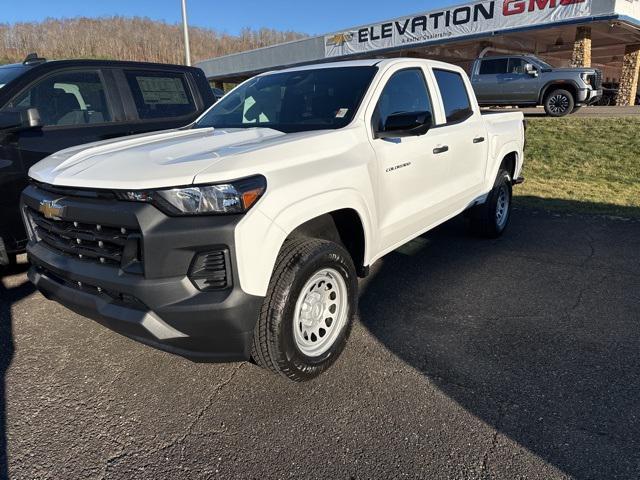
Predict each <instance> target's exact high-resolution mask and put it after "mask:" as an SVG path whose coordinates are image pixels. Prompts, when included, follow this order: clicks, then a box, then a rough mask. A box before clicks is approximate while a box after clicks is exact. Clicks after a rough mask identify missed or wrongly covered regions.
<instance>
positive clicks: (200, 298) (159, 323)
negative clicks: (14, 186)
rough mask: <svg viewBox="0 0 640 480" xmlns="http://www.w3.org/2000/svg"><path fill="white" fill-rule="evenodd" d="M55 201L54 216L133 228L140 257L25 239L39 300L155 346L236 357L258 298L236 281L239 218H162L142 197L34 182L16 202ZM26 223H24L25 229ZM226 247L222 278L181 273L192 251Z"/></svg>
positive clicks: (246, 343) (242, 352)
mask: <svg viewBox="0 0 640 480" xmlns="http://www.w3.org/2000/svg"><path fill="white" fill-rule="evenodd" d="M53 199H57V205H61V206H63V207H64V210H63V211H64V214H63V218H61V219H60V220H67V219H68V220H70V221H78V222H83V223H91V224H96V225H103V226H114V227H115V226H120V225H122V226H123V228H127V229H135V230H136V231H137V232H139V233H138V236H139V242H140V251H141V253H142V255H141V256H142V258H141V261H140V264H138V265H135V264H127V265H114V264H101V263H99V262H93V261H91V260H89V259H87V258H86V256H83V258H79V256H74V255H70V254H69V253H68V252H66V253H63V252H60V251H58V250H56V249H55V248H52V247H51V245H50V244H48V243H47V242H44V241H42V240H40V239H32V240H31V241H30V242H29V244H28V245H27V253H28V256H29V260H30V262H31V264H32V267H31V269H30V271H29V279H30V280H31V281H32V282H33V283H34V284H35V285H36V287H37V288H38V289H39V290H40V291H41V292H42V293H43V295H44V296H45V297H47V298H49V299H52V300H55V301H57V302H59V303H61V304H62V305H64V306H66V307H67V308H69V309H70V310H73V311H74V312H76V313H79V314H80V315H83V316H85V317H88V318H91V319H93V320H96V321H97V322H99V323H101V324H103V325H105V326H107V327H108V328H110V329H112V330H114V331H116V332H118V333H120V334H123V335H126V336H127V337H130V338H133V339H135V340H138V341H140V342H142V343H145V344H148V345H151V346H154V347H156V348H159V349H162V350H165V351H169V352H171V353H175V354H178V355H182V356H184V357H187V358H190V359H193V360H200V361H227V360H245V359H248V358H249V356H250V353H251V341H252V338H253V328H254V326H255V322H256V320H257V318H258V312H259V309H260V306H261V305H262V301H263V298H262V297H256V296H252V295H248V294H246V293H244V292H243V291H242V289H241V288H240V286H239V282H238V275H237V270H236V267H235V265H236V262H235V248H234V230H235V226H236V225H237V223H238V221H239V220H240V217H237V216H216V217H188V218H186V217H185V218H174V217H168V216H166V215H164V214H163V213H161V212H160V211H159V210H157V209H156V208H155V207H153V206H151V205H146V204H137V203H131V202H122V201H117V200H102V199H100V200H98V199H90V198H79V197H72V196H63V197H61V196H60V194H59V193H52V192H50V191H47V190H45V189H42V188H38V187H36V186H29V187H28V188H27V189H26V190H25V191H24V193H23V195H22V202H21V203H22V208H23V210H24V209H34V210H37V209H38V208H39V206H40V204H41V203H42V202H43V201H44V202H46V201H51V200H53ZM28 229H29V227H28ZM220 248H224V249H225V251H227V252H228V260H229V261H228V263H229V265H228V266H227V267H228V270H229V271H228V275H229V281H228V285H226V286H225V287H224V288H220V289H218V290H215V291H201V290H199V289H198V288H197V287H196V284H195V283H194V282H193V281H192V280H191V278H190V277H189V271H190V268H191V265H192V263H193V261H194V258H195V257H196V256H197V255H198V254H200V253H202V252H207V251H210V250H212V249H220Z"/></svg>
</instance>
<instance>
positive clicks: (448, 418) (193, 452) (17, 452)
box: [0, 209, 640, 480]
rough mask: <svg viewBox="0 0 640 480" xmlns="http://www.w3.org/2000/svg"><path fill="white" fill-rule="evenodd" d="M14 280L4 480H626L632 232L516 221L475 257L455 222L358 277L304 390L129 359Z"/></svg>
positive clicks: (637, 356)
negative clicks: (332, 359)
mask: <svg viewBox="0 0 640 480" xmlns="http://www.w3.org/2000/svg"><path fill="white" fill-rule="evenodd" d="M26 282H27V281H26V277H25V274H24V267H21V268H19V271H18V272H13V273H11V274H7V273H5V274H4V278H2V280H1V281H0V333H1V335H2V337H1V343H0V347H1V350H0V427H1V428H0V478H3V476H5V477H6V476H7V475H8V476H9V478H11V479H12V480H13V479H56V480H57V479H85V478H95V479H154V480H160V479H172V480H173V479H183V478H185V479H187V478H188V479H205V478H220V479H235V478H256V479H267V478H269V479H270V478H296V479H312V478H326V479H386V478H422V479H440V478H455V479H458V478H459V479H466V478H477V479H483V478H496V479H509V480H511V479H516V478H526V479H545V480H546V479H556V478H580V479H616V478H624V479H637V478H639V477H640V328H638V327H639V324H640V222H639V221H637V220H635V221H634V220H624V219H616V218H606V217H593V216H573V215H567V214H549V213H544V212H537V211H534V210H528V209H517V210H516V211H515V212H514V217H513V219H512V224H511V226H510V228H509V230H508V232H507V233H506V235H505V236H504V237H503V238H502V239H499V240H491V241H487V240H480V239H476V238H472V237H469V236H468V235H467V234H466V232H465V229H464V226H463V223H462V221H461V220H459V219H456V220H454V221H452V222H450V223H448V224H446V225H444V226H442V227H440V228H438V229H437V230H435V231H434V232H431V233H429V234H427V235H425V236H423V237H420V238H418V239H417V240H414V241H413V242H411V243H410V244H408V245H406V246H404V247H403V248H401V249H400V250H399V251H397V252H394V253H392V254H390V255H389V256H387V257H385V258H384V259H383V260H382V261H380V262H379V263H378V264H376V265H375V266H374V268H372V272H371V276H370V277H369V278H368V279H366V280H365V281H363V282H362V283H361V295H360V312H359V315H358V318H357V321H356V326H355V328H354V331H353V335H352V337H351V339H350V341H349V344H348V347H347V349H346V351H345V353H344V355H343V356H342V357H341V359H339V361H338V362H337V363H336V365H335V366H334V367H333V368H332V369H331V370H330V371H328V372H327V373H326V374H325V375H323V376H322V377H320V378H319V379H317V380H316V381H313V382H311V383H306V384H292V383H288V382H287V381H285V380H283V379H280V378H279V377H277V376H274V375H271V374H268V373H266V372H264V371H262V370H260V369H259V368H258V367H256V366H254V365H252V364H250V363H239V364H225V365H215V364H194V363H191V362H189V361H187V360H185V359H182V358H179V357H175V356H171V355H169V354H166V353H163V352H159V351H156V350H153V349H150V348H148V347H145V346H142V345H139V344H137V343H135V342H133V341H131V340H128V339H126V338H124V337H121V336H118V335H117V334H114V333H112V332H110V331H109V330H106V329H105V328H103V327H101V326H99V325H98V324H96V323H94V322H92V321H90V320H87V319H84V318H82V317H80V316H78V315H75V314H73V313H71V312H69V311H67V310H66V309H64V308H63V307H61V306H59V305H57V304H55V303H52V302H49V301H46V300H45V299H43V297H42V296H40V295H39V294H38V293H34V291H33V289H32V288H31V286H30V285H29V284H28V283H26ZM3 377H4V389H3ZM3 410H6V413H3ZM3 423H6V426H4V425H3ZM4 453H8V461H6V458H5V457H4ZM3 472H4V473H3Z"/></svg>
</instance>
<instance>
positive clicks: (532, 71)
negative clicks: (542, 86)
mask: <svg viewBox="0 0 640 480" xmlns="http://www.w3.org/2000/svg"><path fill="white" fill-rule="evenodd" d="M524 71H525V72H527V73H528V74H529V75H531V76H532V77H537V76H538V70H536V67H534V66H533V65H532V64H531V63H527V64H525V66H524Z"/></svg>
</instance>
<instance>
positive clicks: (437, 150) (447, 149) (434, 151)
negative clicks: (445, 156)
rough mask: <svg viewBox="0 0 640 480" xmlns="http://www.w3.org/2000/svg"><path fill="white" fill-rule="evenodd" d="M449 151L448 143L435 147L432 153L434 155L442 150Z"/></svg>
mask: <svg viewBox="0 0 640 480" xmlns="http://www.w3.org/2000/svg"><path fill="white" fill-rule="evenodd" d="M448 151H449V146H448V145H443V146H442V147H436V148H434V149H433V153H434V154H435V155H438V154H439V153H444V152H448Z"/></svg>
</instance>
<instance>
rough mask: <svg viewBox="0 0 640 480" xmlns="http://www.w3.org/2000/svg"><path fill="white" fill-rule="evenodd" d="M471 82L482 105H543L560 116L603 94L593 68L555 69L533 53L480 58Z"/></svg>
mask: <svg viewBox="0 0 640 480" xmlns="http://www.w3.org/2000/svg"><path fill="white" fill-rule="evenodd" d="M471 83H472V84H473V89H474V91H475V93H476V96H477V98H478V103H479V104H480V105H481V106H496V105H514V106H520V107H525V106H528V107H531V106H538V105H543V106H544V109H545V111H546V112H547V115H550V116H552V117H562V116H565V115H568V114H569V113H572V112H574V111H576V110H577V109H578V108H580V107H582V106H583V105H591V104H593V103H596V102H597V101H598V100H599V99H600V98H601V97H602V74H601V72H600V70H597V69H595V68H554V67H552V66H551V65H549V64H548V63H546V62H544V61H543V60H540V59H539V58H537V57H535V56H533V55H516V56H501V57H484V58H479V59H477V60H476V61H475V63H474V64H473V68H472V71H471Z"/></svg>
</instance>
